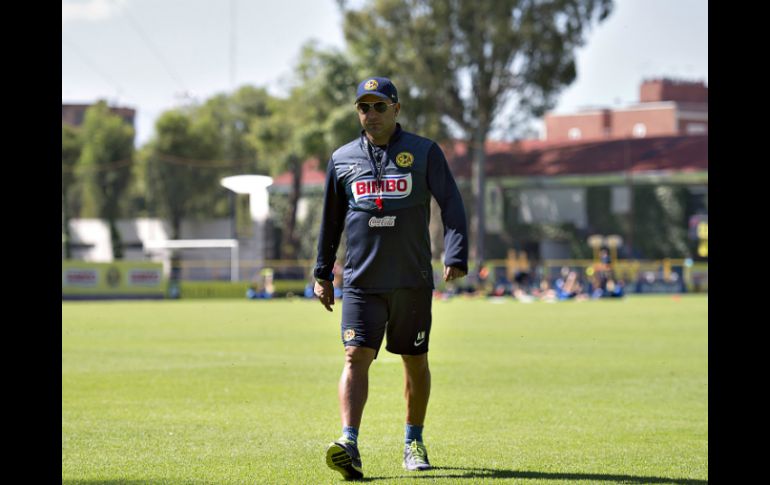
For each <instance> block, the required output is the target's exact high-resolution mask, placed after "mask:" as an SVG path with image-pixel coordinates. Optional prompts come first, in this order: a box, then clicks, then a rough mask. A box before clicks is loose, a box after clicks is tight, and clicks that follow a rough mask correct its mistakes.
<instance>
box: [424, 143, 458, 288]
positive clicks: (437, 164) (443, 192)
mask: <svg viewBox="0 0 770 485" xmlns="http://www.w3.org/2000/svg"><path fill="white" fill-rule="evenodd" d="M428 188H429V189H430V191H431V193H432V194H433V197H435V198H436V202H437V203H438V206H439V207H440V208H441V221H442V222H443V224H444V281H450V280H453V279H455V278H462V277H463V276H465V275H466V274H467V273H468V224H467V222H466V218H465V206H464V204H463V199H462V197H461V196H460V191H459V190H458V189H457V184H456V183H455V179H454V177H453V176H452V172H451V171H450V170H449V165H448V164H447V161H446V157H445V156H444V152H442V151H441V148H439V146H438V145H437V144H436V143H434V144H433V146H432V147H431V148H430V151H429V152H428Z"/></svg>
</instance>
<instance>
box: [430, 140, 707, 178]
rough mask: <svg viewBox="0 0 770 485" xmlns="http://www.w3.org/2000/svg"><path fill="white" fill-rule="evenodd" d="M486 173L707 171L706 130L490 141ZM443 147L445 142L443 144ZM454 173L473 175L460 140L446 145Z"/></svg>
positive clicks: (460, 175) (557, 173)
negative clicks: (537, 142)
mask: <svg viewBox="0 0 770 485" xmlns="http://www.w3.org/2000/svg"><path fill="white" fill-rule="evenodd" d="M487 146H488V149H487V151H486V153H487V155H486V163H485V166H486V170H485V174H486V175H487V176H489V177H503V176H513V177H542V176H564V175H587V174H602V173H617V172H625V171H630V172H632V173H638V172H649V171H652V172H662V171H675V172H703V171H708V135H688V136H663V137H654V138H625V139H613V140H601V141H593V142H582V143H581V142H565V143H558V144H547V145H540V146H538V145H534V146H530V147H527V146H526V145H522V144H513V143H511V144H508V145H507V146H505V145H503V144H500V143H499V142H498V143H497V144H494V145H490V144H488V145H487ZM442 148H444V147H442ZM444 151H445V153H446V156H447V160H448V162H449V166H450V168H451V170H452V173H453V174H454V175H455V177H456V178H458V179H462V178H470V177H471V155H470V154H469V153H468V150H467V148H466V146H465V144H463V143H455V144H454V145H453V146H451V147H446V148H445V150H444Z"/></svg>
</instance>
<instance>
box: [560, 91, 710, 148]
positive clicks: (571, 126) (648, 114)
mask: <svg viewBox="0 0 770 485" xmlns="http://www.w3.org/2000/svg"><path fill="white" fill-rule="evenodd" d="M706 134H708V87H707V86H706V85H705V84H704V83H702V82H689V81H674V80H671V79H653V80H648V81H644V82H643V83H642V85H641V88H640V93H639V103H637V104H634V105H631V106H628V107H626V108H620V109H611V108H590V109H586V110H582V111H579V112H577V113H569V114H555V113H548V114H546V115H545V140H546V141H547V142H548V143H561V142H567V141H594V140H606V139H617V138H644V137H655V136H675V135H706Z"/></svg>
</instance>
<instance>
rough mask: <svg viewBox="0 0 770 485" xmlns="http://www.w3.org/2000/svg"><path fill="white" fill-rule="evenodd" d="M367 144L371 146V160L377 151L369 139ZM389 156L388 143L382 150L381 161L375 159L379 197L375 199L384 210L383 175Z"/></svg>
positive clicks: (378, 206)
mask: <svg viewBox="0 0 770 485" xmlns="http://www.w3.org/2000/svg"><path fill="white" fill-rule="evenodd" d="M367 146H368V148H369V150H368V152H369V160H372V159H375V153H374V145H373V144H372V143H371V142H369V141H368V139H367ZM387 158H388V145H385V148H384V149H383V150H382V156H381V157H380V160H379V161H374V163H373V165H374V167H373V168H374V169H375V172H376V174H375V180H376V181H375V184H376V185H377V199H376V200H375V203H376V204H377V208H378V209H380V210H382V177H383V175H384V172H385V163H386V162H387Z"/></svg>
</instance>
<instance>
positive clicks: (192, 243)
mask: <svg viewBox="0 0 770 485" xmlns="http://www.w3.org/2000/svg"><path fill="white" fill-rule="evenodd" d="M202 248H230V281H239V280H240V271H239V266H240V261H239V257H238V240H237V239H172V240H165V241H145V242H144V249H145V251H147V250H158V249H202Z"/></svg>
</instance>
